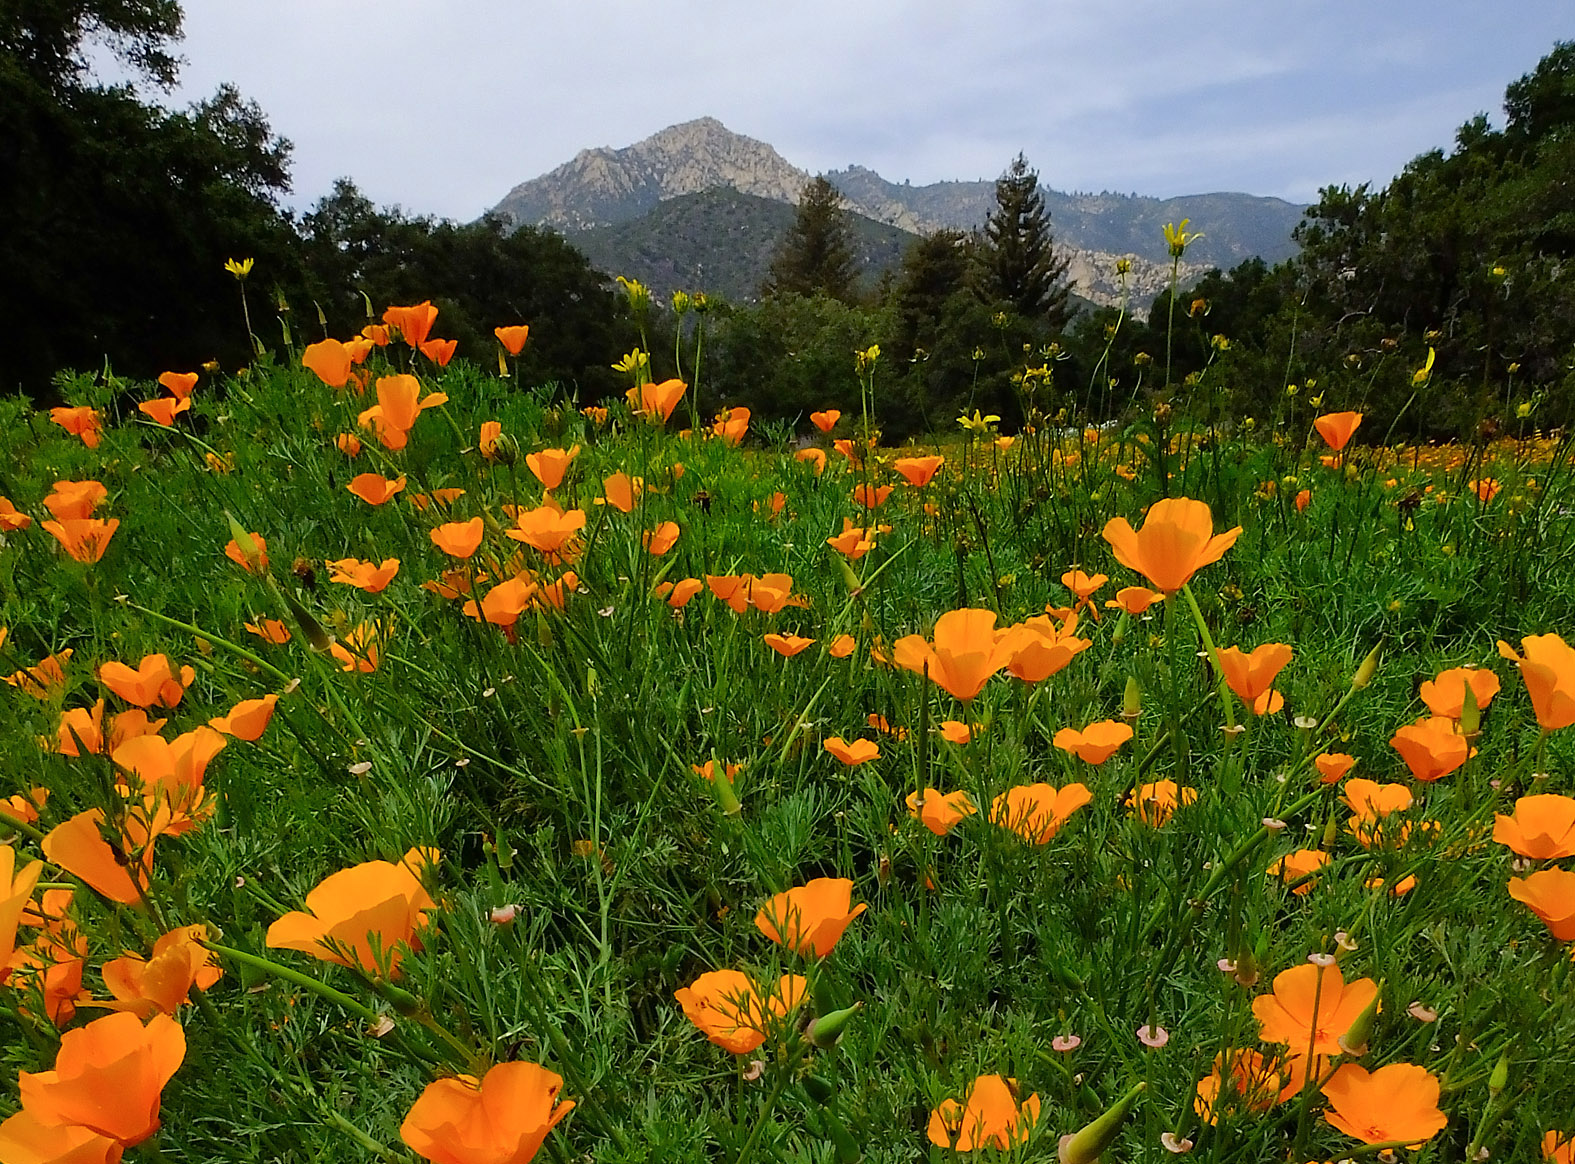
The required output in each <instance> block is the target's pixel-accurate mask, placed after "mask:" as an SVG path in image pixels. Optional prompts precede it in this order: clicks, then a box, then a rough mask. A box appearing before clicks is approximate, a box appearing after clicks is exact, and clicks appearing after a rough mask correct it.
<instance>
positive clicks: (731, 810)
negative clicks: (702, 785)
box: [711, 763, 744, 816]
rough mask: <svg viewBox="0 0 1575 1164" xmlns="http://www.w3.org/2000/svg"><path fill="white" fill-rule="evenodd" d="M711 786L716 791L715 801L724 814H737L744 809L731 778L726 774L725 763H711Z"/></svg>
mask: <svg viewBox="0 0 1575 1164" xmlns="http://www.w3.org/2000/svg"><path fill="white" fill-rule="evenodd" d="M711 788H712V790H713V791H714V792H715V793H716V802H717V804H719V805H721V807H722V812H723V814H724V815H726V816H737V815H738V814H739V813H741V812H743V811H744V806H743V804H742V803H741V802H740V801H739V799H738V793H737V792H736V791H734V789H733V780H732V778H731V777H730V776H728V774H727V765H726V764H720V763H718V764H712V765H711Z"/></svg>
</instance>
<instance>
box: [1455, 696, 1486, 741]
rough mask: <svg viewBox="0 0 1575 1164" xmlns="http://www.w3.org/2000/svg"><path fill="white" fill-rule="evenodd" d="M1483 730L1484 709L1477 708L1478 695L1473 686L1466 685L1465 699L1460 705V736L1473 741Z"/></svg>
mask: <svg viewBox="0 0 1575 1164" xmlns="http://www.w3.org/2000/svg"><path fill="white" fill-rule="evenodd" d="M1481 730H1482V709H1481V708H1480V707H1478V706H1477V693H1476V691H1475V690H1473V689H1472V687H1471V684H1469V683H1467V684H1466V685H1465V698H1464V699H1463V700H1462V701H1461V704H1460V734H1461V735H1463V736H1465V737H1466V739H1468V740H1469V739H1472V738H1473V737H1475V736H1476V734H1477V733H1478V732H1480V731H1481Z"/></svg>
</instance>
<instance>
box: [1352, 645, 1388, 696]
mask: <svg viewBox="0 0 1575 1164" xmlns="http://www.w3.org/2000/svg"><path fill="white" fill-rule="evenodd" d="M1382 650H1383V648H1382V647H1374V648H1373V649H1372V650H1370V651H1368V652H1367V658H1365V659H1363V660H1362V665H1361V666H1360V667H1358V668H1357V669H1356V674H1355V676H1353V677H1352V679H1351V686H1352V687H1366V686H1367V685H1368V684H1369V683H1371V682H1372V681H1373V676H1374V675H1376V674H1378V653H1379V652H1380V651H1382Z"/></svg>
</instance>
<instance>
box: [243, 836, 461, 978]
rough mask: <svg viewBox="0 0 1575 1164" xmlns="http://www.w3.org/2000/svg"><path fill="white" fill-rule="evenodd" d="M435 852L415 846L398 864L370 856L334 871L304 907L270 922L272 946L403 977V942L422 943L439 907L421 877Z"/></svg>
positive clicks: (410, 945)
mask: <svg viewBox="0 0 1575 1164" xmlns="http://www.w3.org/2000/svg"><path fill="white" fill-rule="evenodd" d="M431 856H432V855H431V853H430V851H422V850H418V849H411V850H410V851H409V852H408V853H406V854H405V856H404V858H403V860H401V861H400V863H399V864H397V865H396V864H393V863H392V862H389V861H367V862H365V863H364V864H361V865H353V866H351V867H350V868H348V869H341V870H340V871H339V872H337V873H332V874H330V875H329V876H328V877H325V878H324V879H323V880H322V881H321V882H320V883H319V884H318V886H317V888H315V889H313V890H312V891H311V892H310V893H308V894H307V895H306V910H305V911H304V912H302V911H295V912H292V913H287V914H285V915H284V916H283V917H281V918H280V919H279V920H278V921H276V922H274V923H273V925H271V926H269V927H268V938H267V944H268V946H269V948H271V949H275V950H281V949H282V950H300V951H302V952H304V953H307V954H310V955H312V957H314V958H319V959H321V960H322V961H324V962H333V963H335V964H337V965H340V966H354V967H358V968H360V969H361V970H362V971H363V972H364V973H366V974H372V975H381V974H383V973H384V972H385V971H386V972H387V975H388V977H390V978H397V977H399V963H400V960H401V959H402V958H403V956H404V954H403V948H404V947H410V948H414V949H420V945H421V944H420V941H419V939H418V938H417V937H416V931H417V930H419V929H421V927H422V926H423V925H425V924H426V916H427V912H428V911H429V910H431V909H433V908H435V905H434V903H433V901H432V898H431V896H430V895H428V893H427V891H426V889H424V888H423V887H422V884H421V877H420V873H421V871H422V870H423V869H424V868H425V866H426V864H427V862H428V860H429V859H431Z"/></svg>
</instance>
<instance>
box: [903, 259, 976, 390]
mask: <svg viewBox="0 0 1575 1164" xmlns="http://www.w3.org/2000/svg"><path fill="white" fill-rule="evenodd" d="M967 243H968V238H967V236H966V235H964V234H963V232H962V231H960V230H937V231H934V232H933V233H930V234H926V235H923V236H921V237H920V238H919V239H917V240H916V241H915V242H913V243H911V244H910V245H909V247H908V250H907V253H906V254H905V255H903V259H902V275H901V278H900V279H899V280H898V283H897V288H896V303H897V334H896V342H895V343H894V344H893V345H892V346H893V349H894V351H895V353H896V354H897V356H898V357H899V358H901V359H906V358H908V357H909V356H911V355H912V354H913V351H914V349H915V348H920V347H922V348H926V349H928V348H930V347H931V346H932V345H933V343H934V333H935V330H936V328H937V327H938V326H939V324H940V319H941V314H942V311H943V310H944V309H945V306H946V301H947V300H948V299H950V298H951V297H952V296H953V295H955V294H956V293H957V292H959V291H961V290H963V289H964V287H966V286H967V280H968V254H967Z"/></svg>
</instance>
